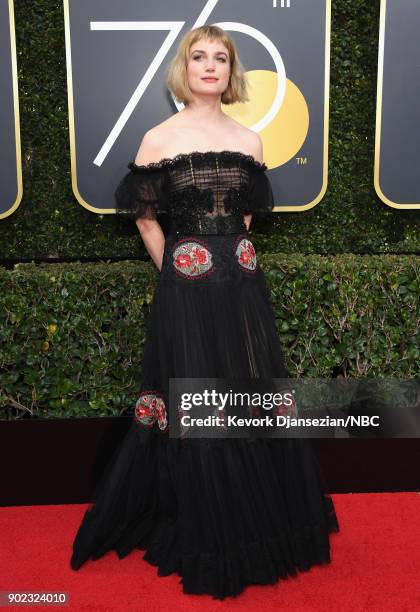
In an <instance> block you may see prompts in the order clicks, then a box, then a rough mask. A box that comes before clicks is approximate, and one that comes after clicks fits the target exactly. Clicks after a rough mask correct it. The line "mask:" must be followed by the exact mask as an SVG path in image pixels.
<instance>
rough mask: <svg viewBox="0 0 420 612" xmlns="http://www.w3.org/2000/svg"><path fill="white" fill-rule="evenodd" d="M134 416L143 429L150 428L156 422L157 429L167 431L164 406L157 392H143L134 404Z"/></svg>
mask: <svg viewBox="0 0 420 612" xmlns="http://www.w3.org/2000/svg"><path fill="white" fill-rule="evenodd" d="M134 415H135V419H136V420H137V422H138V423H139V424H140V425H143V426H144V427H147V428H151V427H153V425H154V424H155V422H157V424H158V426H159V429H161V430H162V431H166V429H167V426H168V419H167V414H166V406H165V402H164V401H163V398H162V397H161V395H160V394H159V392H156V391H143V392H142V393H141V394H140V397H139V399H138V400H137V402H136V408H135V411H134Z"/></svg>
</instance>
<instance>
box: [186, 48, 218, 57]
mask: <svg viewBox="0 0 420 612" xmlns="http://www.w3.org/2000/svg"><path fill="white" fill-rule="evenodd" d="M192 53H205V51H204V50H203V49H194V51H192ZM220 53H223V55H226V56H227V53H225V52H224V51H216V52H215V53H214V55H219V54H220Z"/></svg>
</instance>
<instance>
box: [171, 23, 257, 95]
mask: <svg viewBox="0 0 420 612" xmlns="http://www.w3.org/2000/svg"><path fill="white" fill-rule="evenodd" d="M202 39H206V40H211V41H214V40H216V41H219V42H221V43H222V44H223V45H224V46H225V47H226V48H227V50H228V52H229V62H230V77H229V84H228V86H227V88H226V89H225V91H224V92H223V93H222V96H221V102H222V104H234V103H235V102H247V101H248V100H249V98H248V95H247V81H246V77H245V71H244V68H243V66H242V63H241V61H240V59H239V57H238V53H237V51H236V46H235V42H234V40H233V38H232V37H231V36H230V35H229V34H228V33H227V32H226V31H225V30H223V29H222V28H219V27H218V26H214V25H203V26H200V27H199V28H194V29H193V30H190V31H189V32H187V34H185V36H184V37H183V38H182V40H181V42H180V43H179V46H178V49H177V52H176V55H175V57H174V58H173V59H172V60H171V61H170V63H169V66H168V69H167V73H166V85H167V87H168V89H169V90H170V91H171V92H172V94H173V95H174V96H175V98H176V99H177V100H178V101H179V102H182V103H184V104H188V103H189V102H192V101H193V100H194V95H193V93H192V91H191V89H190V88H189V86H188V78H187V64H188V61H189V52H190V48H191V46H192V45H193V44H194V43H196V42H198V41H199V40H202Z"/></svg>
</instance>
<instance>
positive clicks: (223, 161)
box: [115, 150, 274, 235]
mask: <svg viewBox="0 0 420 612" xmlns="http://www.w3.org/2000/svg"><path fill="white" fill-rule="evenodd" d="M128 167H129V169H130V172H128V173H127V174H126V175H125V176H124V178H123V179H122V181H121V182H120V184H119V185H118V188H117V190H116V194H115V196H116V212H117V214H120V215H124V216H127V217H129V218H132V219H133V220H136V219H139V218H146V219H155V218H157V215H159V214H166V215H169V216H170V218H171V230H170V231H171V233H172V232H173V233H178V234H180V233H194V234H200V235H205V234H233V233H237V232H242V231H244V230H246V227H245V224H244V220H243V216H244V215H246V214H250V213H263V212H271V211H272V209H273V205H274V204H273V193H272V189H271V185H270V181H269V179H268V177H267V175H266V173H265V171H266V170H267V166H266V165H265V164H264V163H260V162H258V161H256V160H255V159H254V158H253V157H252V156H251V155H246V154H245V153H241V152H239V151H227V150H225V151H220V152H218V151H206V152H198V151H194V152H192V153H180V154H179V155H177V156H176V157H174V158H164V159H162V160H160V161H158V162H152V163H150V164H147V165H144V166H137V165H136V164H135V163H134V162H130V163H129V164H128Z"/></svg>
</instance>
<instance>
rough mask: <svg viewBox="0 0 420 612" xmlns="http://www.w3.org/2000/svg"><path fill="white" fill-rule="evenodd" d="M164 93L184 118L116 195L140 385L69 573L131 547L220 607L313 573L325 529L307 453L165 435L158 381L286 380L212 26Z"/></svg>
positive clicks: (258, 147) (171, 122)
mask: <svg viewBox="0 0 420 612" xmlns="http://www.w3.org/2000/svg"><path fill="white" fill-rule="evenodd" d="M167 81H168V86H169V89H170V90H171V91H172V92H173V93H174V95H175V96H176V97H177V98H178V99H179V100H182V101H183V102H184V103H185V104H186V106H185V108H184V109H183V110H182V111H181V112H179V113H178V114H176V115H174V116H173V117H171V118H169V119H168V120H166V121H164V122H163V123H162V124H160V125H158V126H156V127H155V128H153V129H151V130H150V131H149V132H147V133H146V135H145V136H144V138H143V140H142V143H141V146H140V148H139V151H138V154H137V157H136V158H135V162H134V163H130V164H129V168H130V172H129V173H128V174H127V175H126V176H125V177H124V178H123V179H122V181H121V183H120V184H119V186H118V188H117V191H116V202H117V212H118V213H119V214H121V215H128V216H129V217H131V218H132V219H134V220H135V221H136V224H137V227H138V229H139V232H140V234H141V238H142V239H143V241H144V243H145V245H146V248H147V250H148V252H149V254H150V256H151V258H152V259H153V261H154V263H155V265H156V266H157V268H158V269H159V271H160V277H159V282H158V285H157V287H156V289H155V292H154V295H153V302H152V307H151V311H150V316H149V321H148V333H147V341H146V346H145V349H144V354H143V365H142V372H141V383H140V384H141V388H140V393H139V398H138V401H137V403H136V407H135V410H134V419H133V423H132V425H131V428H130V430H129V432H128V434H127V436H126V438H125V439H124V440H123V442H122V444H121V445H120V447H119V448H118V451H116V452H115V455H114V457H113V458H112V460H111V461H110V462H109V464H108V466H107V469H106V470H105V472H104V474H103V476H102V479H101V481H100V482H99V484H98V485H97V489H96V492H95V496H94V499H95V501H94V503H93V504H92V505H91V507H90V508H89V510H88V511H87V512H86V514H85V516H84V518H83V520H82V524H81V526H80V528H79V531H78V533H77V536H76V539H75V542H74V545H73V556H72V559H71V566H72V568H73V569H79V568H80V566H81V565H82V564H83V563H84V562H85V561H87V560H88V559H93V560H95V559H98V558H99V557H100V556H102V555H103V554H104V553H105V552H107V551H109V550H115V551H116V552H117V554H118V557H119V558H120V559H121V558H123V557H125V556H126V555H128V554H129V553H130V552H131V551H132V550H133V549H134V548H139V549H141V550H145V551H146V552H145V553H144V556H143V558H144V559H146V560H147V561H148V562H150V563H152V564H154V565H156V566H158V574H159V575H160V576H165V575H168V574H171V573H173V572H177V573H178V575H179V576H180V577H181V580H180V582H182V585H183V592H184V593H196V594H197V593H209V594H211V595H213V597H214V598H218V599H223V598H224V597H226V596H235V595H237V594H239V593H240V592H241V591H243V589H244V588H245V587H246V585H247V584H270V583H271V584H273V583H275V582H276V581H277V580H278V579H279V578H280V577H281V578H286V577H287V576H288V575H296V574H297V570H298V569H299V570H301V571H303V570H307V569H309V568H310V567H311V566H312V565H314V564H317V563H328V562H329V561H330V548H329V533H330V532H331V531H338V522H337V518H336V515H335V511H334V506H333V503H332V500H331V498H330V496H329V495H327V494H326V493H325V487H324V484H323V481H322V475H321V473H320V470H319V467H318V464H317V461H316V459H315V457H314V456H313V455H312V451H311V447H310V446H309V443H308V441H307V440H304V439H267V438H252V439H247V438H225V439H220V438H219V439H217V438H214V439H210V438H208V439H192V438H188V437H183V438H182V436H181V437H179V438H173V437H169V436H168V410H167V408H168V392H169V379H170V378H200V377H201V378H217V377H220V378H223V377H224V378H227V379H233V380H237V379H255V378H261V379H270V378H282V377H287V376H288V372H287V369H286V367H285V364H284V360H283V356H282V352H281V348H280V345H279V342H278V338H277V332H276V326H275V319H274V313H273V309H272V305H271V302H270V294H269V291H268V288H267V286H266V284H265V279H264V276H263V273H262V270H261V269H260V267H259V265H258V262H257V258H256V254H255V250H254V248H253V245H252V242H251V241H250V239H249V233H248V229H249V225H250V222H251V218H252V215H253V214H259V213H261V212H264V211H266V212H267V211H271V210H272V208H273V195H272V191H271V186H270V182H269V180H268V177H267V175H266V170H267V167H266V165H265V164H264V163H263V152H262V143H261V139H260V137H259V136H258V135H257V134H255V133H254V132H252V131H251V130H248V129H247V128H245V127H243V126H242V125H240V124H239V123H237V122H236V121H234V120H232V119H230V118H228V117H227V116H226V115H225V114H224V113H223V112H222V110H221V103H222V102H223V103H225V104H231V103H234V102H237V101H239V102H243V101H245V100H247V97H246V86H245V79H244V74H243V69H242V66H241V63H240V61H239V59H238V57H237V53H236V49H235V45H234V42H233V40H232V39H231V37H230V36H229V35H228V34H227V33H226V32H224V31H223V30H221V29H220V28H219V27H216V26H202V27H199V28H196V29H195V30H192V31H190V32H189V33H188V34H186V36H185V37H184V38H183V40H182V41H181V43H180V46H179V48H178V51H177V55H176V57H175V58H174V59H173V60H172V62H171V64H170V66H169V72H168V76H167ZM233 143H234V144H233ZM159 214H165V215H166V216H167V217H169V220H170V223H171V225H170V229H169V232H168V235H167V236H166V239H165V237H164V235H163V232H162V230H161V227H160V225H159V223H158V220H157V217H158V215H159Z"/></svg>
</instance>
